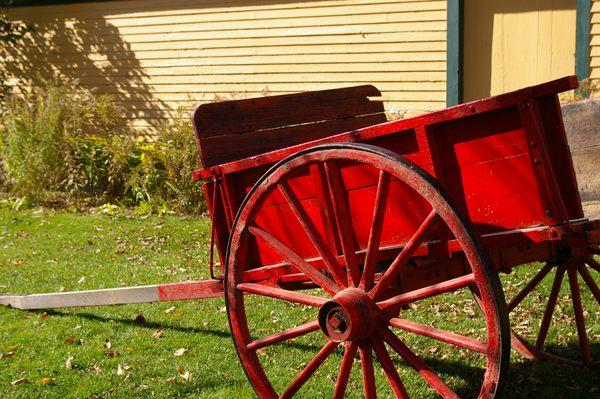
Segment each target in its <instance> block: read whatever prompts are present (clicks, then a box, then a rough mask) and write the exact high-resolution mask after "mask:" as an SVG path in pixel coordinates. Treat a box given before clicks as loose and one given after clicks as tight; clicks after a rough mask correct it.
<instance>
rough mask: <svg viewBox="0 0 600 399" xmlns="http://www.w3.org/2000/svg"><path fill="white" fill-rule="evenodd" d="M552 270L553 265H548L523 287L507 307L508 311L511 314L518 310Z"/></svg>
mask: <svg viewBox="0 0 600 399" xmlns="http://www.w3.org/2000/svg"><path fill="white" fill-rule="evenodd" d="M552 268H553V266H552V264H550V263H546V264H545V265H544V267H543V268H542V269H541V270H540V271H539V272H538V273H537V274H536V275H535V276H534V277H533V278H532V279H531V280H530V281H529V283H527V285H526V286H525V287H523V289H522V290H521V291H519V293H518V294H517V295H515V296H514V298H513V299H512V300H511V301H510V302H509V303H508V305H507V306H506V309H507V310H508V311H509V312H511V311H512V310H513V309H514V308H516V307H517V306H518V305H519V304H520V303H521V301H523V299H525V297H526V296H527V295H529V294H530V293H531V291H533V290H534V289H535V287H537V285H538V284H539V283H540V282H541V281H542V280H543V279H544V277H546V276H547V275H548V273H550V270H552Z"/></svg>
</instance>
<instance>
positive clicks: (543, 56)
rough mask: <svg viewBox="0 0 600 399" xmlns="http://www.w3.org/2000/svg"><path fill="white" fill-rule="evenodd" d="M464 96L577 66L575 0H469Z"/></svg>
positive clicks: (489, 92)
mask: <svg viewBox="0 0 600 399" xmlns="http://www.w3.org/2000/svg"><path fill="white" fill-rule="evenodd" d="M464 18H465V27H464V98H465V101H470V100H476V99H481V98H486V97H489V96H492V95H496V94H501V93H506V92H508V91H511V90H516V89H519V88H521V87H526V86H531V85H534V84H538V83H542V82H545V81H548V80H551V79H556V78H559V77H562V76H565V75H570V74H573V72H574V71H575V28H576V1H575V0H538V1H521V0H487V1H480V0H465V16H464Z"/></svg>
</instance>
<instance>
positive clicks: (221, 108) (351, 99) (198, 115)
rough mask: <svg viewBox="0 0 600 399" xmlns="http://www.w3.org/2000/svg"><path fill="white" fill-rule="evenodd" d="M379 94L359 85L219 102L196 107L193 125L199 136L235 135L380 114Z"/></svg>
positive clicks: (373, 88) (371, 88) (381, 108)
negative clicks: (373, 98) (372, 99)
mask: <svg viewBox="0 0 600 399" xmlns="http://www.w3.org/2000/svg"><path fill="white" fill-rule="evenodd" d="M379 96H381V93H380V91H379V90H377V89H376V88H375V87H373V86H359V87H350V88H343V89H336V90H326V91H319V92H306V93H298V94H290V95H283V96H272V97H263V98H253V99H247V100H238V101H223V102H218V103H212V104H204V105H201V106H199V107H198V108H197V109H196V111H195V112H194V123H195V127H196V128H197V130H198V132H199V133H200V135H201V136H202V137H210V136H214V135H226V134H236V133H242V132H248V131H257V130H263V129H271V128H276V127H282V126H289V125H298V124H302V123H309V122H318V121H323V120H331V119H342V118H348V117H352V116H355V115H366V114H374V113H378V112H382V111H383V105H382V104H381V102H379V101H369V99H368V97H379Z"/></svg>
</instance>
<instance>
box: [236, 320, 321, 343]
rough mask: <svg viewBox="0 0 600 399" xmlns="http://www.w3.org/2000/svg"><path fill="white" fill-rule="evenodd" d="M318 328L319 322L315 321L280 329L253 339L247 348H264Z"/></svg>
mask: <svg viewBox="0 0 600 399" xmlns="http://www.w3.org/2000/svg"><path fill="white" fill-rule="evenodd" d="M318 329H319V323H318V322H316V321H313V322H310V323H305V324H303V325H301V326H298V327H292V328H289V329H287V330H285V331H280V332H278V333H275V334H272V335H269V336H268V337H264V338H260V339H257V340H254V341H252V342H250V343H249V344H248V349H250V350H258V349H261V348H265V347H267V346H271V345H274V344H277V343H280V342H283V341H287V340H288V339H292V338H297V337H300V336H302V335H306V334H308V333H311V332H313V331H317V330H318Z"/></svg>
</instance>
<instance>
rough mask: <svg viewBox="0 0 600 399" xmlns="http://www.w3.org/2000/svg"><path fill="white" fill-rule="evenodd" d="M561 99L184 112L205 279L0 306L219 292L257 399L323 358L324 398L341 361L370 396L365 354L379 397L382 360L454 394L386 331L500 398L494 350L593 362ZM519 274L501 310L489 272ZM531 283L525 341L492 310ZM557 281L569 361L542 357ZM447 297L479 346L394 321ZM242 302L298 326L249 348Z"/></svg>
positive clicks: (359, 95) (288, 98) (395, 378)
mask: <svg viewBox="0 0 600 399" xmlns="http://www.w3.org/2000/svg"><path fill="white" fill-rule="evenodd" d="M576 87H577V79H576V78H575V77H567V78H563V79H559V80H556V81H552V82H549V83H546V84H542V85H539V86H534V87H530V88H526V89H522V90H519V91H516V92H513V93H509V94H504V95H501V96H497V97H493V98H490V99H485V100H480V101H476V102H472V103H468V104H463V105H459V106H456V107H452V108H449V109H445V110H442V111H438V112H434V113H430V114H427V115H423V116H419V117H415V118H411V119H404V120H398V121H392V122H388V121H387V120H386V117H385V113H384V110H383V106H382V102H381V101H380V99H379V97H380V96H381V94H380V93H379V91H378V90H377V89H376V88H374V87H372V86H360V87H354V88H348V89H338V90H328V91H320V92H308V93H300V94H293V95H285V96H275V97H266V98H260V99H250V100H239V101H228V102H221V103H213V104H206V105H202V106H200V107H198V108H197V109H196V111H195V113H194V127H195V130H196V133H197V138H198V150H199V153H200V157H201V163H202V167H203V169H201V170H199V171H197V172H196V173H195V177H196V178H197V179H199V180H203V181H204V183H203V186H204V190H205V196H206V199H207V203H208V205H209V209H210V216H211V219H212V221H213V240H212V241H214V243H215V244H216V249H217V251H216V253H217V256H218V258H219V260H220V262H219V263H218V269H217V270H214V268H213V265H212V261H211V275H213V276H214V279H213V280H208V281H198V282H185V283H175V284H169V285H158V286H145V287H131V288H126V289H120V290H104V291H100V292H99V291H88V292H85V293H81V292H80V293H77V292H74V293H60V294H42V295H29V296H4V297H1V296H0V303H4V304H8V305H12V306H14V307H19V308H30V309H31V308H48V307H59V306H88V305H97V304H116V303H131V302H147V301H160V300H179V299H191V298H205V297H214V296H221V295H223V294H224V295H225V299H226V303H227V314H228V317H229V322H230V327H231V333H232V336H233V341H234V344H235V347H236V349H237V351H238V354H239V357H240V360H241V363H242V366H243V368H244V370H245V371H246V374H247V376H248V378H249V380H250V382H251V384H252V387H253V388H254V390H255V392H256V394H257V395H258V396H259V397H261V398H276V397H280V398H287V397H292V396H294V395H295V394H297V393H298V392H299V391H300V389H301V388H302V387H303V386H304V384H305V383H306V382H307V381H308V379H309V378H310V377H311V376H312V375H313V374H314V373H315V372H316V371H317V370H318V369H319V368H320V367H321V366H322V364H323V363H324V361H325V360H326V359H327V358H328V357H329V356H330V355H331V354H332V353H333V352H334V351H335V350H336V348H338V347H342V348H343V350H344V355H343V358H342V361H341V364H340V369H339V375H338V376H337V378H336V381H335V383H334V384H333V388H332V389H333V396H334V397H335V398H341V397H344V396H345V393H346V389H347V385H348V380H349V376H350V373H351V369H352V367H353V362H354V359H355V357H356V356H359V357H360V364H361V366H360V370H361V374H362V379H363V394H364V396H365V397H366V398H375V397H377V388H376V384H375V377H374V375H375V374H374V371H373V370H374V367H375V366H374V360H373V359H374V358H376V359H377V360H378V363H379V365H380V366H381V368H382V370H383V372H384V374H385V376H386V378H387V379H388V381H389V384H390V387H391V389H392V391H393V393H394V395H395V396H396V397H399V398H404V397H408V392H407V391H406V388H405V387H404V385H403V382H402V379H401V378H400V376H399V374H398V372H397V370H396V368H395V365H394V363H393V361H392V360H391V358H390V355H389V352H388V349H387V347H389V348H392V349H393V351H394V352H396V353H397V354H399V355H400V357H401V358H402V359H403V360H404V361H405V362H406V363H407V364H408V365H409V366H411V367H412V368H414V369H415V370H416V371H417V372H418V373H419V374H420V375H421V376H422V377H423V379H424V380H425V381H426V382H427V384H428V385H429V386H430V387H431V388H432V389H433V390H434V391H436V392H437V393H439V394H440V395H441V396H442V397H445V398H454V397H458V395H457V393H456V391H455V390H454V389H453V388H452V387H450V386H449V385H447V381H444V380H443V379H442V378H441V377H440V376H439V375H438V373H437V372H436V371H435V370H433V369H431V368H430V367H429V366H428V365H427V364H425V361H424V360H423V358H422V357H421V356H419V355H417V354H416V353H415V352H414V351H413V349H411V348H410V346H409V345H407V343H406V342H405V340H403V339H401V338H400V336H399V335H397V334H396V331H402V332H403V334H408V333H410V334H416V335H420V336H425V337H429V338H432V339H434V340H438V341H442V342H445V343H447V344H450V345H454V346H457V347H459V348H460V349H461V350H468V351H473V352H475V353H479V354H480V356H481V357H482V359H483V360H482V365H483V369H484V370H485V373H483V374H482V375H481V377H480V378H479V380H478V381H475V382H473V384H479V385H477V389H475V391H477V392H479V394H478V397H480V398H492V397H498V396H499V395H500V393H501V391H502V386H503V383H504V381H505V380H506V372H507V370H508V362H509V352H510V347H511V343H512V346H513V347H514V348H515V349H516V350H518V351H520V352H521V353H523V354H524V355H525V356H527V357H529V358H532V359H551V360H558V361H562V362H566V363H570V364H575V365H587V366H594V365H597V363H596V362H594V360H593V359H592V356H591V349H590V347H591V344H590V340H589V337H588V335H587V332H586V326H585V317H584V310H583V303H582V299H581V289H580V284H581V281H580V278H581V280H582V282H583V284H584V285H586V286H587V287H588V288H589V290H590V291H591V293H592V295H593V297H594V299H595V300H596V302H600V290H599V289H598V286H597V284H596V282H595V279H594V277H593V276H592V273H596V272H598V271H600V265H599V264H598V262H597V261H596V260H595V259H594V255H595V254H596V255H597V254H599V252H600V251H599V248H598V244H599V243H600V222H599V221H598V220H588V219H586V218H584V214H583V211H582V207H581V201H580V198H579V194H578V190H577V184H576V181H575V174H574V171H573V165H572V161H571V156H570V152H569V147H568V144H567V141H566V136H565V131H564V126H563V123H562V117H561V112H560V105H559V101H558V97H557V94H558V93H560V92H563V91H567V90H572V89H575V88H576ZM211 251H212V245H211ZM211 259H212V256H211ZM532 262H542V264H543V266H542V267H541V268H540V269H539V270H536V271H535V274H534V277H533V278H531V280H529V281H527V282H526V283H525V282H524V283H525V284H524V285H523V288H522V289H521V291H520V292H519V293H518V294H517V295H516V296H514V297H513V298H510V301H509V302H508V303H506V301H505V298H504V294H503V290H502V287H501V284H500V280H499V276H498V275H499V273H500V272H502V273H510V272H511V270H512V268H513V267H516V266H519V265H523V264H529V263H532ZM546 278H551V279H553V280H552V288H551V290H550V293H549V295H548V296H547V298H545V300H546V301H547V305H546V307H545V312H544V314H543V316H542V318H541V322H540V328H539V331H538V333H537V335H536V336H535V337H534V339H532V340H527V338H526V337H521V336H520V335H518V334H516V333H515V332H512V331H511V329H510V328H509V313H510V312H512V311H513V310H514V309H515V308H516V307H517V306H519V305H520V304H521V303H522V301H523V300H524V299H525V298H526V297H527V296H528V295H532V292H533V290H534V289H535V288H536V287H537V286H538V285H539V284H540V282H541V281H542V280H544V279H546ZM567 281H568V287H569V290H570V294H571V302H572V304H573V309H574V316H575V326H574V328H576V331H577V336H578V341H579V348H580V350H579V352H580V354H579V357H578V358H567V357H565V356H559V355H557V354H555V353H552V351H550V350H549V349H548V348H547V345H546V337H547V335H548V331H549V328H550V326H551V322H552V315H553V313H554V311H555V307H556V303H557V299H558V296H559V291H560V288H561V286H562V284H563V282H565V284H567ZM458 290H467V291H470V293H471V294H472V295H473V298H474V301H475V302H476V303H477V304H478V305H479V307H480V308H481V311H482V315H483V322H484V325H485V328H484V330H485V332H484V333H483V334H482V336H479V337H467V336H465V335H461V334H457V333H455V332H451V331H448V330H444V329H440V328H436V327H433V321H434V319H435V317H432V318H431V319H432V323H430V324H423V323H419V322H416V321H412V320H408V319H407V318H405V317H404V316H403V311H404V310H405V309H407V307H408V306H409V305H410V304H412V303H417V302H418V301H421V300H426V299H428V298H434V299H435V298H436V297H437V296H438V295H442V294H444V293H449V292H454V291H458ZM223 291H224V292H223ZM257 296H263V297H269V298H275V299H278V300H281V302H282V303H284V304H288V305H289V306H290V307H299V306H298V305H302V306H300V307H299V308H301V309H305V308H315V311H314V317H313V318H312V319H310V320H308V321H306V322H304V323H302V324H298V325H295V326H292V327H291V328H287V329H284V330H282V331H277V332H275V333H273V334H270V335H267V336H262V337H255V336H254V335H256V334H254V333H253V331H254V326H253V325H252V323H253V320H252V319H253V315H254V314H257V312H256V311H255V310H256V309H258V308H260V306H261V303H260V301H256V300H255V299H256V297H257ZM590 311H597V308H596V309H590ZM438 317H443V315H441V316H438ZM316 331H320V332H321V335H323V336H324V339H323V345H322V347H321V348H320V349H319V350H317V351H316V352H315V354H314V357H313V358H312V360H310V361H309V362H308V363H307V364H306V365H305V367H304V368H303V369H302V370H300V371H298V372H297V373H295V375H294V377H293V378H291V382H290V384H289V385H288V386H287V387H285V388H283V389H275V388H274V387H273V385H272V381H271V380H270V378H269V377H268V374H267V373H266V372H265V359H264V358H261V356H259V354H258V353H260V350H261V349H263V348H266V347H269V346H271V345H274V344H277V343H282V342H284V341H287V340H291V339H295V338H298V337H301V336H303V335H306V334H309V333H312V332H316ZM403 336H404V335H403ZM386 345H387V346H386Z"/></svg>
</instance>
